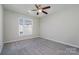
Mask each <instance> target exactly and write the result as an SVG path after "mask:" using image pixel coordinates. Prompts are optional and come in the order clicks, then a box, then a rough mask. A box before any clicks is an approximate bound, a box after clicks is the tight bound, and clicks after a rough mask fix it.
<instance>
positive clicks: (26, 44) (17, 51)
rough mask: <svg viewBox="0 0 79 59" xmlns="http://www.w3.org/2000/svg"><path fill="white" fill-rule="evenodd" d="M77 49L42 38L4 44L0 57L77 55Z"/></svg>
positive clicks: (78, 52) (78, 51)
mask: <svg viewBox="0 0 79 59" xmlns="http://www.w3.org/2000/svg"><path fill="white" fill-rule="evenodd" d="M78 54H79V49H78V48H75V47H71V46H67V45H63V44H60V43H56V42H53V41H50V40H46V39H42V38H33V39H28V40H22V41H18V42H13V43H7V44H4V47H3V50H2V53H1V55H78Z"/></svg>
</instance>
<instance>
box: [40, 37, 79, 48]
mask: <svg viewBox="0 0 79 59" xmlns="http://www.w3.org/2000/svg"><path fill="white" fill-rule="evenodd" d="M41 38H43V39H47V40H51V41H54V42H57V43H61V44H64V45H68V46H72V47H76V48H79V46H78V45H74V44H70V43H66V42H62V41H58V40H54V39H53V40H52V39H49V38H46V37H41Z"/></svg>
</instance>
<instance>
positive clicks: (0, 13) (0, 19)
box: [0, 5, 3, 53]
mask: <svg viewBox="0 0 79 59" xmlns="http://www.w3.org/2000/svg"><path fill="white" fill-rule="evenodd" d="M2 41H3V9H2V5H0V53H1V50H2V47H3V43H2Z"/></svg>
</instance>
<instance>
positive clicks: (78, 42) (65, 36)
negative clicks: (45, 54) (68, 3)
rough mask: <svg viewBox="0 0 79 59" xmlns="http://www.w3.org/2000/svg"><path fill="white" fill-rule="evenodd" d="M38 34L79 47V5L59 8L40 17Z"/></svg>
mask: <svg viewBox="0 0 79 59" xmlns="http://www.w3.org/2000/svg"><path fill="white" fill-rule="evenodd" d="M52 11H53V10H52ZM40 36H41V37H42V38H45V39H49V40H52V41H57V42H60V43H64V44H68V45H72V46H75V47H79V6H74V7H73V6H72V7H69V8H65V9H61V10H59V11H57V12H56V13H54V14H52V15H50V16H47V17H44V18H42V19H41V20H40Z"/></svg>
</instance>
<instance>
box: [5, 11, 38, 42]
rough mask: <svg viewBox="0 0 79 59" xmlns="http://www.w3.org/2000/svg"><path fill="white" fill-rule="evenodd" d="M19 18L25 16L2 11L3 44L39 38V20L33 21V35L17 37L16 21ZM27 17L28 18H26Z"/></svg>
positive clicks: (17, 27)
mask: <svg viewBox="0 0 79 59" xmlns="http://www.w3.org/2000/svg"><path fill="white" fill-rule="evenodd" d="M20 16H26V15H23V14H19V13H16V12H13V11H8V10H4V42H5V43H7V42H13V41H19V40H23V39H29V38H34V37H38V36H39V20H38V19H36V18H32V19H33V35H30V36H24V37H23V36H22V37H19V26H18V20H19V17H20ZM27 17H28V16H27Z"/></svg>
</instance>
